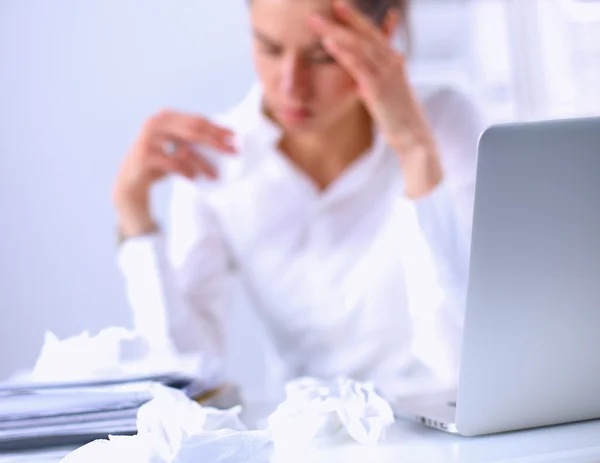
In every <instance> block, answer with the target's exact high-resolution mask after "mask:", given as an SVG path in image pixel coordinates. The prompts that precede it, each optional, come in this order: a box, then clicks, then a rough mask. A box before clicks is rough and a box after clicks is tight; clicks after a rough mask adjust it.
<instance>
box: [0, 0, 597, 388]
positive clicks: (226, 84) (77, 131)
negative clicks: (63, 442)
mask: <svg viewBox="0 0 600 463" xmlns="http://www.w3.org/2000/svg"><path fill="white" fill-rule="evenodd" d="M413 3H414V8H413V31H412V33H413V41H414V43H413V50H412V55H411V64H410V66H411V73H412V75H413V78H414V79H415V80H416V81H423V82H432V83H440V84H446V83H451V84H454V85H457V86H461V87H463V88H464V89H466V90H468V91H469V92H471V93H473V94H474V95H475V97H476V98H477V99H478V100H479V102H480V105H481V108H482V110H483V111H484V112H485V114H486V116H487V118H488V121H489V122H490V123H492V122H504V121H515V120H531V119H541V118H562V117H573V116H580V115H591V114H595V115H598V114H600V85H599V82H600V1H598V0H437V1H436V0H414V1H413ZM249 46H250V35H249V27H248V21H247V12H246V5H245V2H244V1H235V2H233V1H221V2H207V1H205V0H202V1H201V0H102V1H93V2H83V1H81V0H54V1H53V2H48V1H45V0H2V2H0V211H1V216H0V217H1V218H0V220H1V224H2V225H1V228H0V237H1V239H0V353H1V355H0V378H4V377H6V376H8V375H9V374H11V373H12V372H13V371H14V370H16V369H18V368H23V367H30V366H32V364H33V362H34V360H35V358H36V356H37V354H38V352H39V349H40V347H41V344H42V341H43V335H44V332H45V331H46V330H51V331H53V332H55V333H56V334H57V335H58V336H59V337H66V336H70V335H74V334H77V333H79V332H81V331H82V330H84V329H88V330H90V331H92V332H97V331H98V330H100V329H102V328H103V327H106V326H111V325H122V326H129V324H130V321H131V320H130V316H129V311H128V307H127V304H126V301H125V295H124V291H123V286H122V281H121V278H120V275H119V273H118V271H117V267H116V264H115V256H116V254H115V251H116V247H115V246H116V220H115V214H114V212H113V209H112V205H111V202H110V192H111V187H112V182H113V179H114V177H115V174H116V171H117V168H118V165H119V163H120V161H121V159H122V157H123V156H124V154H125V153H126V151H127V149H128V148H129V145H130V144H131V143H132V141H133V139H134V137H135V136H136V134H137V132H138V130H139V128H140V126H141V124H142V122H143V121H144V120H145V119H146V118H147V117H148V116H149V115H151V114H152V113H154V112H155V111H157V110H158V109H161V108H163V107H170V108H174V109H180V110H188V111H194V112H200V113H203V114H206V115H210V114H213V113H215V112H217V111H220V110H223V109H226V108H228V107H230V106H231V105H232V104H234V103H235V102H237V101H238V100H239V99H240V98H241V97H242V96H243V95H244V94H245V92H246V91H247V89H248V86H249V85H250V83H251V82H252V81H253V79H254V72H253V68H252V62H251V59H250V49H249ZM168 189H169V185H168V183H165V184H163V185H161V186H160V187H159V188H158V189H157V190H156V191H155V194H156V198H155V204H156V206H157V207H156V209H157V211H158V214H157V215H158V217H159V218H160V217H163V216H164V211H165V205H166V199H167V197H168ZM236 291H237V290H236ZM237 293H238V296H239V297H238V300H237V303H236V306H235V308H234V312H233V317H232V321H231V327H230V333H231V335H230V337H229V339H230V341H229V343H230V352H231V354H230V356H231V359H230V363H229V370H230V374H231V376H232V377H233V378H234V379H236V380H238V381H239V382H240V383H241V384H242V385H243V386H244V387H245V388H246V390H247V394H248V395H253V394H256V395H259V394H261V393H262V391H264V387H265V381H266V379H265V378H266V376H265V375H264V372H265V364H266V362H271V361H272V360H271V359H272V357H271V355H272V354H271V353H270V345H269V340H268V337H267V336H266V334H265V332H264V330H263V328H262V326H261V325H260V323H259V321H257V320H256V319H255V318H254V315H253V313H252V310H251V307H249V303H248V300H247V299H246V298H245V295H244V294H243V293H242V292H241V291H237Z"/></svg>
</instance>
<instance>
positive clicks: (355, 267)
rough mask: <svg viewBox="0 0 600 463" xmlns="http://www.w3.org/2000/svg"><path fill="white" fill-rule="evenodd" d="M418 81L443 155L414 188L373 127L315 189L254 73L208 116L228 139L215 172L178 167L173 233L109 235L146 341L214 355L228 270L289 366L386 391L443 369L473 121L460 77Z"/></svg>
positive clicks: (448, 369) (466, 208)
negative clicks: (247, 86) (289, 152)
mask: <svg viewBox="0 0 600 463" xmlns="http://www.w3.org/2000/svg"><path fill="white" fill-rule="evenodd" d="M416 91H417V94H418V95H419V97H420V99H421V102H422V104H423V106H424V108H425V111H426V114H427V115H428V118H429V122H430V124H431V126H432V128H433V130H434V133H435V135H436V137H437V141H438V145H439V147H440V150H441V156H442V160H443V164H444V166H445V169H446V178H445V180H444V182H443V183H442V184H441V185H440V186H439V187H437V188H436V190H434V191H433V192H432V193H431V194H429V195H428V196H426V197H424V198H421V199H418V200H411V199H409V198H407V197H406V196H405V195H404V188H403V177H402V171H401V168H400V165H399V161H398V155H397V154H396V153H395V152H393V151H392V150H391V149H390V148H389V147H388V146H387V144H386V142H385V140H384V139H383V137H382V136H381V135H379V134H378V135H377V136H376V139H375V141H374V143H373V145H372V147H371V148H370V150H368V151H367V152H366V153H364V154H363V155H362V156H361V157H360V158H359V159H358V160H356V161H355V162H354V163H353V164H352V165H351V166H350V167H349V168H348V169H347V170H346V171H345V172H344V173H343V174H342V175H341V176H340V177H339V178H338V179H337V180H336V181H335V182H334V183H333V184H331V185H330V186H329V187H328V188H327V189H326V190H325V191H324V192H319V190H318V189H317V188H316V187H315V185H314V184H313V183H312V182H311V180H310V179H309V178H308V177H307V176H306V175H304V174H303V173H302V172H301V171H299V170H298V169H297V168H296V167H295V166H294V165H293V164H292V163H291V162H290V161H288V159H287V158H286V157H285V156H284V155H282V154H281V153H280V152H278V150H277V149H276V146H277V142H278V140H279V138H280V135H281V134H280V131H279V129H278V128H277V127H276V126H275V125H274V124H272V123H271V122H270V121H269V120H268V119H267V118H266V117H264V116H263V114H262V111H261V101H262V97H261V90H260V88H259V87H258V86H255V87H253V89H252V90H251V91H250V93H249V95H248V96H247V97H246V98H245V99H244V100H243V101H242V102H241V103H240V104H239V105H238V106H237V107H235V108H234V109H232V110H231V111H229V112H227V113H226V114H224V115H221V116H219V117H216V118H214V120H215V121H216V122H217V123H220V124H222V125H224V126H226V127H229V128H231V129H232V130H233V131H234V132H235V141H236V144H237V147H238V154H237V155H236V156H227V155H218V154H216V153H210V152H209V153H208V154H209V156H210V157H211V159H212V160H213V161H214V162H215V163H217V166H218V170H219V172H220V176H219V180H217V181H212V182H211V181H208V180H205V179H199V180H198V181H194V182H191V181H188V180H184V179H182V178H174V179H173V190H172V198H171V203H170V215H169V223H168V224H167V225H168V226H167V227H166V229H167V230H168V233H165V235H164V236H163V234H161V233H157V234H154V235H150V236H143V237H136V238H133V239H130V240H127V241H126V242H125V243H124V244H123V245H122V246H121V248H120V250H119V259H118V260H119V265H120V268H121V271H122V273H123V275H124V277H125V282H126V288H127V295H128V299H129V303H130V305H131V307H132V309H133V314H134V322H135V327H136V329H137V330H138V331H139V332H140V333H141V334H143V335H144V336H145V337H146V338H147V339H148V341H149V342H150V343H151V344H152V345H153V346H155V347H157V348H160V347H165V346H175V348H176V349H177V350H178V351H179V352H182V353H195V352H203V353H205V354H207V355H210V356H213V355H214V356H218V357H220V356H223V355H225V352H224V347H225V339H224V337H225V335H226V329H225V328H226V325H227V312H228V310H227V309H228V305H229V304H230V295H231V289H230V286H229V285H230V283H231V278H230V277H231V276H232V275H233V274H234V273H237V274H238V275H239V276H241V278H242V281H243V282H244V283H245V286H246V288H247V290H248V292H249V294H250V295H251V296H252V298H253V302H254V305H255V306H256V308H257V310H258V313H259V316H260V317H261V318H262V320H263V321H264V323H265V325H266V326H267V328H268V330H269V331H270V333H271V335H272V337H273V340H274V344H275V346H276V349H277V351H278V354H279V355H280V356H281V359H282V360H283V362H284V365H285V368H286V377H287V378H293V377H297V376H303V375H309V376H315V377H319V378H332V377H335V376H338V375H344V376H347V377H351V378H355V379H358V380H370V381H373V382H375V384H376V385H377V386H378V387H379V389H380V390H381V391H382V392H383V393H384V394H386V395H388V396H396V395H399V394H402V393H405V392H409V391H414V390H415V389H418V390H422V389H423V388H429V387H439V386H442V387H445V386H448V385H452V384H454V381H455V380H456V374H457V367H458V357H459V355H458V354H459V350H460V338H461V327H462V317H463V299H464V293H465V289H466V281H467V270H468V251H469V242H470V239H469V235H470V228H471V214H472V206H473V204H472V203H473V192H474V171H475V162H476V146H477V141H478V137H479V134H480V133H481V131H482V123H481V120H480V118H479V115H478V113H477V111H476V109H475V107H474V106H473V105H472V104H471V102H470V101H469V99H467V98H466V97H465V96H464V95H463V94H461V93H459V92H457V91H455V90H452V89H448V88H437V89H429V90H427V89H424V88H416Z"/></svg>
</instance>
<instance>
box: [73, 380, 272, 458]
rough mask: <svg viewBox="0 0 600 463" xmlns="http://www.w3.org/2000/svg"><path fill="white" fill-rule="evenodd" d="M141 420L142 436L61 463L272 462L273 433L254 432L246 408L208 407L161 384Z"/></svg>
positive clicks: (115, 440) (112, 441)
mask: <svg viewBox="0 0 600 463" xmlns="http://www.w3.org/2000/svg"><path fill="white" fill-rule="evenodd" d="M153 393H154V399H153V400H151V401H150V402H148V403H147V404H145V405H143V406H142V407H141V408H140V410H139V412H138V418H137V427H138V434H137V435H135V436H131V437H118V436H117V437H115V436H111V437H110V438H109V439H108V440H97V441H94V442H92V443H90V444H88V445H85V446H83V447H81V448H79V449H78V450H76V451H74V452H72V453H70V454H69V455H67V456H66V457H64V458H63V459H62V460H61V463H106V462H111V463H116V462H121V461H123V462H125V461H126V462H130V463H198V462H205V461H206V462H211V463H268V462H269V460H270V458H271V454H272V448H273V444H272V441H271V439H270V436H269V433H268V432H265V431H248V430H247V429H246V427H245V426H244V424H243V423H242V422H241V421H240V419H239V413H240V410H241V407H234V408H232V409H229V410H225V411H221V410H217V409H213V408H210V407H202V406H201V405H199V404H198V403H196V402H193V401H191V400H190V399H188V398H187V397H186V396H185V394H183V393H182V392H180V391H178V390H175V389H170V388H166V387H163V386H159V385H157V386H156V388H155V389H154V391H153Z"/></svg>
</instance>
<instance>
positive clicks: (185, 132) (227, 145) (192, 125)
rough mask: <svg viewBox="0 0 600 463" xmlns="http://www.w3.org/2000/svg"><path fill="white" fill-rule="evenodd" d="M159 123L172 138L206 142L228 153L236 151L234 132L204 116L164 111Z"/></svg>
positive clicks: (166, 134) (162, 130) (187, 141)
mask: <svg viewBox="0 0 600 463" xmlns="http://www.w3.org/2000/svg"><path fill="white" fill-rule="evenodd" d="M157 125H158V128H157V130H158V131H159V132H160V133H161V134H162V135H163V136H167V137H169V138H171V139H177V140H178V141H181V142H185V143H198V144H202V143H204V144H207V145H209V146H211V147H213V148H215V149H217V150H219V151H222V152H226V153H234V152H235V147H234V146H233V143H232V141H231V139H232V137H233V132H232V131H231V130H229V129H226V128H224V127H220V126H218V125H216V124H213V123H212V122H210V121H209V120H207V119H204V118H202V117H198V116H191V115H188V114H183V113H177V112H171V111H164V112H162V113H161V114H159V116H158V122H157Z"/></svg>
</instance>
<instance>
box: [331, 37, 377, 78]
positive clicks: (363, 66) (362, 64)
mask: <svg viewBox="0 0 600 463" xmlns="http://www.w3.org/2000/svg"><path fill="white" fill-rule="evenodd" d="M323 45H324V46H325V49H326V50H327V51H328V52H329V53H330V54H331V55H332V56H333V57H334V58H335V59H336V61H337V62H338V63H340V64H341V65H342V66H343V67H344V68H346V69H347V70H348V72H349V73H350V74H352V76H353V77H354V79H356V81H358V82H359V83H360V84H361V85H364V83H366V82H368V81H369V79H370V78H371V77H372V76H373V75H374V73H375V69H374V65H371V64H370V63H369V61H368V60H366V59H364V58H361V57H359V55H358V53H357V52H356V50H353V49H352V47H346V46H343V45H341V44H340V43H339V42H337V41H335V40H324V41H323Z"/></svg>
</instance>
